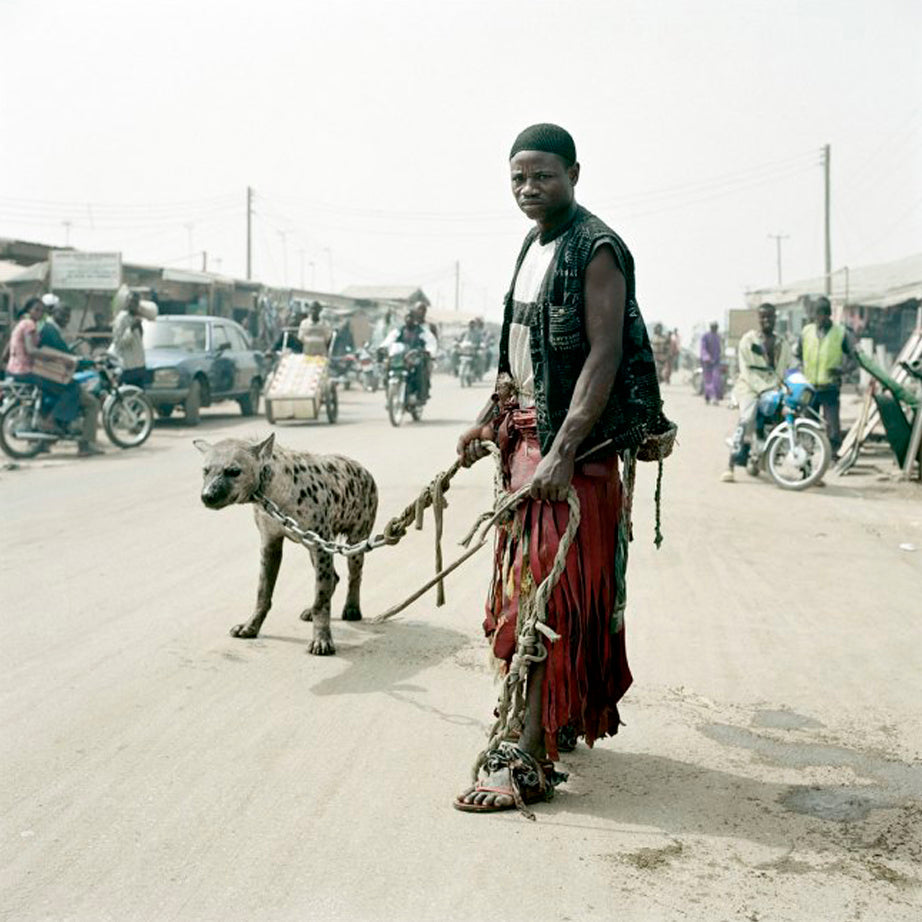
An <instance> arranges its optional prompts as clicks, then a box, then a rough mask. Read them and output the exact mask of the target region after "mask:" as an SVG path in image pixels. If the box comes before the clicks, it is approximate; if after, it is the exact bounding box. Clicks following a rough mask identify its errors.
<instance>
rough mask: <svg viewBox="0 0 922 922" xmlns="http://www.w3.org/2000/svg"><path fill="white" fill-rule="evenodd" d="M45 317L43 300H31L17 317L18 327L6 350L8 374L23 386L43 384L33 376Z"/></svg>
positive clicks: (12, 334)
mask: <svg viewBox="0 0 922 922" xmlns="http://www.w3.org/2000/svg"><path fill="white" fill-rule="evenodd" d="M44 316H45V305H44V304H42V299H41V298H29V300H28V301H26V303H25V306H24V307H23V308H22V310H21V311H19V313H18V314H17V315H16V326H15V327H13V332H12V333H11V334H10V341H9V344H8V345H7V347H6V349H5V350H4V360H5V364H6V373H7V374H8V375H9V376H10V377H11V378H13V380H14V381H19V382H21V383H23V384H41V379H40V378H37V377H36V376H35V375H34V374H33V371H32V370H33V368H34V367H35V353H36V351H37V350H38V335H39V334H38V325H39V324H40V323H41V322H42V317H44Z"/></svg>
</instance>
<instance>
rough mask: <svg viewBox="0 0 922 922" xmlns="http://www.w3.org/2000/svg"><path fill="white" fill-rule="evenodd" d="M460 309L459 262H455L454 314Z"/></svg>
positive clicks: (457, 260)
mask: <svg viewBox="0 0 922 922" xmlns="http://www.w3.org/2000/svg"><path fill="white" fill-rule="evenodd" d="M460 309H461V260H459V259H456V260H455V313H457V312H458V311H459V310H460Z"/></svg>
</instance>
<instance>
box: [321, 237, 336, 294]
mask: <svg viewBox="0 0 922 922" xmlns="http://www.w3.org/2000/svg"><path fill="white" fill-rule="evenodd" d="M323 252H324V253H326V254H327V266H328V267H329V270H330V291H332V290H333V289H334V288H335V287H336V285H335V283H334V282H333V251H332V250H331V249H330V248H329V247H324V248H323Z"/></svg>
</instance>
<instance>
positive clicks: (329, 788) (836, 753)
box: [0, 378, 922, 922]
mask: <svg viewBox="0 0 922 922" xmlns="http://www.w3.org/2000/svg"><path fill="white" fill-rule="evenodd" d="M487 394H488V390H487V388H486V387H485V386H481V387H479V388H474V389H472V390H470V391H462V390H460V389H459V388H458V385H457V382H456V381H455V380H453V379H450V378H437V379H436V382H435V397H434V399H433V402H432V404H431V406H430V407H428V408H427V414H426V420H425V421H424V422H423V423H422V424H419V425H414V424H410V423H407V424H405V425H404V427H403V428H401V429H400V430H399V431H397V430H394V429H393V428H391V426H390V425H389V424H388V422H387V419H386V416H385V413H384V408H383V406H382V404H383V400H382V398H381V395H380V394H374V395H372V394H356V393H355V392H349V393H345V394H342V398H343V400H342V406H341V421H340V422H339V423H338V424H337V425H335V426H330V425H327V424H325V423H321V424H315V425H301V426H290V425H279V426H277V427H276V431H277V437H278V439H279V441H280V442H281V443H282V444H284V445H287V446H291V447H295V448H303V449H309V450H313V451H319V452H323V451H339V452H343V453H346V454H350V455H352V456H354V457H356V458H358V459H359V460H361V461H362V462H364V463H365V464H366V465H367V466H368V467H369V468H370V469H371V470H372V471H373V473H374V474H375V476H376V477H377V479H378V482H379V485H380V488H381V516H380V518H379V522H378V525H379V526H380V525H381V524H382V523H383V521H384V519H385V518H386V517H387V516H389V515H390V514H392V513H394V512H396V511H398V510H399V509H402V508H403V506H404V505H405V504H406V503H407V502H408V501H409V500H410V499H411V498H412V497H413V496H415V495H416V493H417V492H418V490H419V489H420V488H421V487H422V486H423V485H424V484H425V483H426V482H428V480H429V479H430V478H431V477H432V475H433V474H434V473H435V472H436V471H438V470H440V469H444V468H445V467H446V466H447V465H448V464H450V463H451V461H452V458H453V447H454V442H455V439H456V437H457V434H458V432H459V431H460V429H461V428H462V426H464V425H465V424H466V423H467V422H468V420H469V419H470V418H471V417H472V416H473V415H474V413H475V411H476V409H477V408H478V405H479V404H481V403H482V402H483V401H484V399H485V398H486V396H487ZM666 396H667V410H668V412H669V414H670V415H671V416H673V417H674V418H675V419H676V420H677V421H678V422H679V425H680V444H679V447H678V449H677V451H676V453H675V455H674V457H673V458H672V459H671V460H670V461H669V462H668V465H667V469H666V476H665V482H664V500H663V509H664V515H663V529H664V532H665V539H666V540H665V544H664V545H663V547H662V549H661V550H660V551H656V550H654V547H653V504H652V498H653V486H654V479H655V466H653V465H644V466H643V470H642V471H641V474H640V477H639V481H638V486H637V494H636V501H635V541H634V544H633V547H632V557H631V566H630V573H629V587H628V595H629V604H628V615H627V637H628V652H629V656H630V660H631V665H632V668H633V671H634V675H635V683H634V686H633V687H632V689H631V690H630V691H629V692H628V694H627V696H626V698H625V699H624V702H623V712H622V713H623V719H624V722H625V724H626V726H625V727H623V728H622V732H621V733H619V734H618V736H617V737H616V738H613V739H609V740H606V741H604V742H603V743H601V744H599V745H597V746H596V747H595V748H594V749H593V750H588V749H586V748H585V747H584V746H582V744H581V745H580V747H579V748H578V749H577V751H576V752H575V753H573V754H572V755H571V756H567V757H565V758H564V759H563V760H562V767H563V768H564V769H565V770H567V771H569V772H570V773H571V777H570V782H569V783H568V784H567V785H566V786H565V787H563V788H562V789H561V792H560V794H559V795H558V797H557V798H556V799H555V801H554V802H553V803H550V804H547V805H540V806H539V808H538V820H537V822H535V823H530V822H528V821H527V820H525V819H523V818H522V817H521V816H519V815H517V814H515V813H503V814H498V815H492V816H475V815H467V814H462V813H459V812H457V811H455V810H453V809H451V800H452V798H453V797H454V795H455V794H456V793H457V792H458V791H459V790H460V789H461V788H462V787H463V786H464V784H465V782H466V779H467V777H468V772H469V766H470V764H471V761H472V759H473V758H474V756H475V754H476V753H477V752H478V751H479V749H480V748H481V747H482V744H483V742H484V733H485V730H486V728H487V726H488V723H489V721H490V719H491V717H490V715H491V711H492V708H493V706H494V703H495V700H496V692H497V689H496V686H495V685H494V684H493V680H492V675H491V671H490V669H489V667H488V664H487V656H486V648H485V644H484V641H483V639H482V637H481V634H480V629H479V625H480V621H481V617H482V615H481V606H482V601H483V597H484V593H485V588H486V580H487V574H488V568H489V560H488V551H483V552H481V554H480V556H478V557H476V558H475V559H474V560H473V561H472V562H470V563H469V564H467V565H466V566H465V567H464V568H463V569H462V570H461V571H459V572H458V573H457V574H455V575H453V576H452V577H451V578H450V579H449V581H448V585H447V592H448V604H447V605H446V606H445V607H444V608H441V609H437V608H436V607H435V602H434V597H433V596H432V595H429V596H426V597H424V598H423V599H422V600H420V601H419V602H417V603H415V604H414V605H413V606H412V607H411V608H410V609H409V610H408V611H407V612H406V613H405V615H403V616H401V617H400V618H398V619H396V620H394V621H392V622H389V623H387V624H383V625H375V624H372V623H371V622H370V618H371V616H374V615H375V614H377V613H379V612H381V611H382V610H384V609H386V608H387V607H388V606H390V605H391V604H393V603H394V602H396V601H398V600H399V599H402V598H403V597H404V596H405V595H407V594H409V592H410V591H411V590H413V589H414V588H415V587H416V586H417V585H418V584H420V583H421V582H422V581H423V580H425V579H426V578H428V576H429V575H430V574H431V572H432V566H433V546H432V530H431V524H430V525H428V526H427V529H426V531H424V532H422V533H416V532H414V533H412V534H411V535H410V537H408V538H407V539H406V540H405V541H404V542H403V543H402V544H401V545H399V546H398V547H396V548H390V549H385V550H380V551H377V552H376V553H375V554H373V555H372V556H371V557H369V559H368V561H367V565H366V570H365V592H364V609H365V615H366V620H365V621H364V622H362V623H350V624H345V623H343V622H341V621H338V620H337V621H335V622H334V636H335V640H336V643H337V646H338V654H337V655H336V656H335V657H329V658H320V657H313V656H310V655H308V654H307V652H306V645H307V642H308V639H309V636H310V625H309V624H306V623H304V622H301V621H299V620H298V612H299V611H300V610H301V609H302V608H303V607H304V605H305V603H306V600H308V598H309V596H310V594H311V592H312V588H313V577H312V571H311V570H310V567H309V561H308V556H307V553H306V552H304V551H302V550H300V549H298V548H296V547H294V546H293V545H288V546H287V547H286V551H285V560H284V561H283V563H282V573H281V577H280V580H279V586H278V590H277V593H276V602H275V606H274V608H273V610H272V612H271V613H270V615H269V617H268V619H267V621H266V624H265V626H264V629H263V634H262V636H261V637H260V638H259V639H257V640H251V641H244V640H238V639H234V638H232V637H230V636H229V634H228V629H229V628H230V626H231V625H232V624H235V623H237V622H239V621H241V620H243V619H245V618H246V617H248V615H249V614H250V611H251V606H252V604H253V601H254V599H255V586H256V573H257V534H256V530H255V528H254V527H253V523H252V515H251V513H250V511H249V510H247V509H243V508H239V507H235V508H230V509H226V510H224V511H221V512H211V511H208V510H206V509H205V508H204V507H203V506H202V505H201V503H200V502H199V499H198V491H199V484H200V456H199V455H198V453H197V452H196V451H195V450H194V449H193V448H192V446H191V439H192V437H193V435H195V436H200V437H205V438H209V439H217V438H221V437H225V436H236V437H246V436H251V435H252V436H259V435H262V434H264V433H265V432H267V431H268V427H267V425H266V423H265V422H264V421H263V420H262V419H261V418H254V419H250V420H245V419H241V418H240V417H239V415H237V412H236V410H235V409H234V408H233V407H231V408H227V409H226V410H225V412H223V413H222V412H221V409H224V408H219V409H218V410H217V411H211V412H210V413H206V415H205V418H204V422H203V424H202V426H200V427H199V428H198V429H197V430H195V431H194V432H193V431H192V430H189V429H186V428H184V427H183V425H182V424H181V421H180V420H176V421H172V420H171V421H169V422H167V423H165V424H160V425H158V428H157V430H156V431H155V433H154V436H153V437H152V438H151V440H150V442H149V443H148V444H147V445H146V446H145V447H144V448H142V449H141V450H136V451H133V452H131V451H129V452H119V451H118V450H116V449H110V450H109V451H108V452H107V454H106V456H105V457H103V458H100V459H91V460H87V461H77V460H76V459H73V458H71V457H70V456H69V455H68V454H67V453H65V452H64V450H63V449H62V450H61V451H60V452H56V453H55V454H54V455H53V456H52V457H51V458H50V460H47V461H44V462H41V463H34V464H27V465H24V466H23V467H22V468H21V469H19V470H14V471H9V472H4V473H2V474H0V498H2V508H3V529H2V532H3V534H2V556H0V568H2V601H3V642H2V651H3V652H2V673H0V683H2V715H3V734H2V780H3V784H2V791H0V815H2V821H3V822H2V825H3V834H2V854H0V867H2V871H0V875H2V877H0V918H2V919H3V920H10V922H40V920H41V922H46V920H48V922H50V920H54V922H65V920H66V922H78V920H79V922H131V920H156V922H174V920H175V922H206V920H207V922H212V920H214V922H219V920H220V922H270V920H271V922H276V920H278V922H289V920H291V922H295V920H298V922H304V920H323V922H340V920H368V922H396V920H441V922H454V920H457V922H480V920H502V922H525V920H528V922H584V920H585V922H594V920H606V922H610V920H613V919H617V920H619V922H633V920H639V922H646V920H673V919H688V920H706V922H719V920H737V919H740V920H750V922H770V920H771V922H774V920H837V922H838V920H868V922H879V920H885V919H886V920H907V922H908V920H913V922H915V920H918V919H919V918H920V917H922V915H920V914H922V889H920V882H922V872H920V867H922V706H920V702H922V657H920V650H922V495H920V493H922V491H920V489H919V488H918V487H917V486H909V485H904V486H902V487H894V486H893V484H891V483H885V482H882V481H881V480H879V479H877V478H876V477H875V476H874V474H873V473H870V474H868V473H866V474H865V475H864V476H861V475H857V476H850V477H847V478H843V479H836V478H830V479H829V481H830V482H829V485H828V486H826V487H825V488H823V489H814V490H812V491H810V492H808V493H806V494H793V493H786V492H782V491H781V490H779V489H777V488H776V487H774V486H773V485H771V484H770V483H769V482H767V481H766V480H765V479H764V478H761V479H759V480H749V479H748V478H745V475H743V478H744V479H742V480H740V481H739V482H737V483H735V484H729V485H728V484H722V483H719V482H718V476H719V474H720V471H721V469H722V466H723V464H724V462H725V457H726V451H725V448H724V447H723V438H724V436H725V435H726V434H727V433H728V432H729V430H730V429H731V428H732V423H733V416H732V413H731V412H730V411H729V410H727V409H724V408H721V409H717V408H707V407H705V406H704V405H703V404H701V403H700V402H699V400H697V399H696V398H693V397H692V395H691V394H690V393H689V392H688V391H687V390H686V389H683V388H680V387H678V386H673V387H671V388H669V389H667V391H666ZM490 478H491V471H490V468H489V462H487V461H485V462H482V463H481V464H480V465H478V467H477V468H475V469H474V470H473V471H470V472H466V473H462V474H461V475H459V477H458V478H457V479H456V481H455V484H454V485H453V486H452V488H451V491H450V494H449V499H450V502H451V506H450V509H449V510H448V512H447V516H448V519H447V526H446V530H447V535H446V543H445V548H446V556H447V557H448V558H449V559H450V558H451V557H452V556H453V554H454V553H455V545H454V541H455V540H456V539H457V538H458V537H459V536H460V535H461V534H462V533H463V532H464V531H465V530H466V529H467V527H468V526H469V525H470V523H471V522H472V520H473V518H474V517H475V515H476V513H477V512H478V511H480V510H481V509H483V508H485V506H486V505H487V504H488V503H489V501H490V486H489V485H490ZM901 544H902V545H907V546H912V547H915V548H916V549H917V550H915V551H911V550H904V549H901V548H900V545H901ZM340 569H342V565H340ZM343 597H344V585H343V584H340V588H339V591H338V593H337V595H336V597H335V599H334V604H336V603H338V604H339V605H340V606H341V604H342V600H343Z"/></svg>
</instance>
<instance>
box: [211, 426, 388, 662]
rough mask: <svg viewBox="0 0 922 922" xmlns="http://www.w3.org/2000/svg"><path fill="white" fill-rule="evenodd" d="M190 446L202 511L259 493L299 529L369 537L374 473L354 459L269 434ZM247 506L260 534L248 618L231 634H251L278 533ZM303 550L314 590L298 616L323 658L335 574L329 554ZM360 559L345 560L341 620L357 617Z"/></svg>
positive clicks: (278, 552) (265, 600) (265, 601)
mask: <svg viewBox="0 0 922 922" xmlns="http://www.w3.org/2000/svg"><path fill="white" fill-rule="evenodd" d="M194 444H195V446H196V448H198V449H199V451H201V452H202V453H203V454H204V455H205V462H204V483H203V485H202V502H203V503H204V504H205V505H206V506H208V508H209V509H223V508H224V507H225V506H229V505H231V504H232V503H250V502H253V495H254V493H256V492H257V490H261V491H262V493H263V495H264V496H266V497H268V498H269V499H271V500H273V502H275V503H277V504H278V506H279V508H280V509H281V510H282V512H283V513H285V515H289V516H291V518H293V519H294V520H295V521H296V522H297V523H298V525H299V526H300V527H301V528H303V529H306V530H310V531H313V532H316V533H317V534H318V535H320V536H321V537H323V538H327V539H330V540H335V539H337V538H344V539H345V540H346V541H348V542H349V543H350V544H354V543H356V542H358V541H362V540H363V539H365V538H367V537H368V535H370V534H371V529H372V526H373V525H374V521H375V514H376V513H377V509H378V490H377V487H376V486H375V481H374V478H373V477H372V476H371V474H369V473H368V471H367V470H365V468H364V467H362V465H361V464H359V463H358V462H357V461H353V460H352V459H351V458H344V457H342V456H341V455H313V454H309V453H308V452H297V451H288V450H286V449H284V448H280V447H276V446H275V436H274V435H270V436H269V438H267V439H266V440H265V441H263V442H259V443H253V442H243V441H240V440H239V439H225V440H224V441H221V442H218V443H217V444H215V445H210V444H209V443H208V442H205V441H203V440H201V439H196V440H195V442H194ZM254 511H255V515H256V526H257V528H258V529H259V534H260V537H261V539H262V549H261V564H260V574H259V592H258V594H257V598H256V610H255V611H254V613H253V616H252V617H251V618H250V620H249V621H247V622H245V623H243V624H238V625H235V626H234V627H233V628H231V634H232V635H233V636H234V637H256V636H257V634H259V629H260V627H261V626H262V623H263V621H265V619H266V615H267V614H268V613H269V608H270V607H271V605H272V591H273V589H274V588H275V581H276V578H277V577H278V572H279V566H280V565H281V562H282V546H283V544H284V540H285V534H284V532H283V531H282V528H281V526H280V525H279V524H278V523H277V522H276V521H275V519H273V518H271V517H270V516H269V515H268V514H267V513H266V512H265V510H264V509H263V508H262V507H261V506H259V505H256V506H255V509H254ZM292 540H293V539H292ZM310 554H311V559H312V561H313V564H314V570H315V572H316V591H315V597H314V604H313V605H312V606H311V607H310V608H306V609H305V610H304V611H303V612H302V613H301V618H302V619H303V620H305V621H313V623H314V636H313V640H312V641H311V645H310V648H309V649H310V652H311V653H316V654H318V655H320V656H324V655H327V654H330V653H335V652H336V649H335V647H334V646H333V637H332V634H331V632H330V600H331V598H332V596H333V590H334V589H335V588H336V583H337V582H338V581H339V577H338V576H337V575H336V570H335V569H334V567H333V555H332V554H329V553H327V552H325V551H321V550H318V549H311V552H310ZM363 563H364V556H363V555H361V554H359V555H356V556H354V557H349V558H348V566H349V590H348V593H347V595H346V604H345V606H344V608H343V618H344V619H345V620H347V621H358V620H359V619H360V618H361V617H362V610H361V606H360V604H359V591H360V588H361V584H362V565H363Z"/></svg>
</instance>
